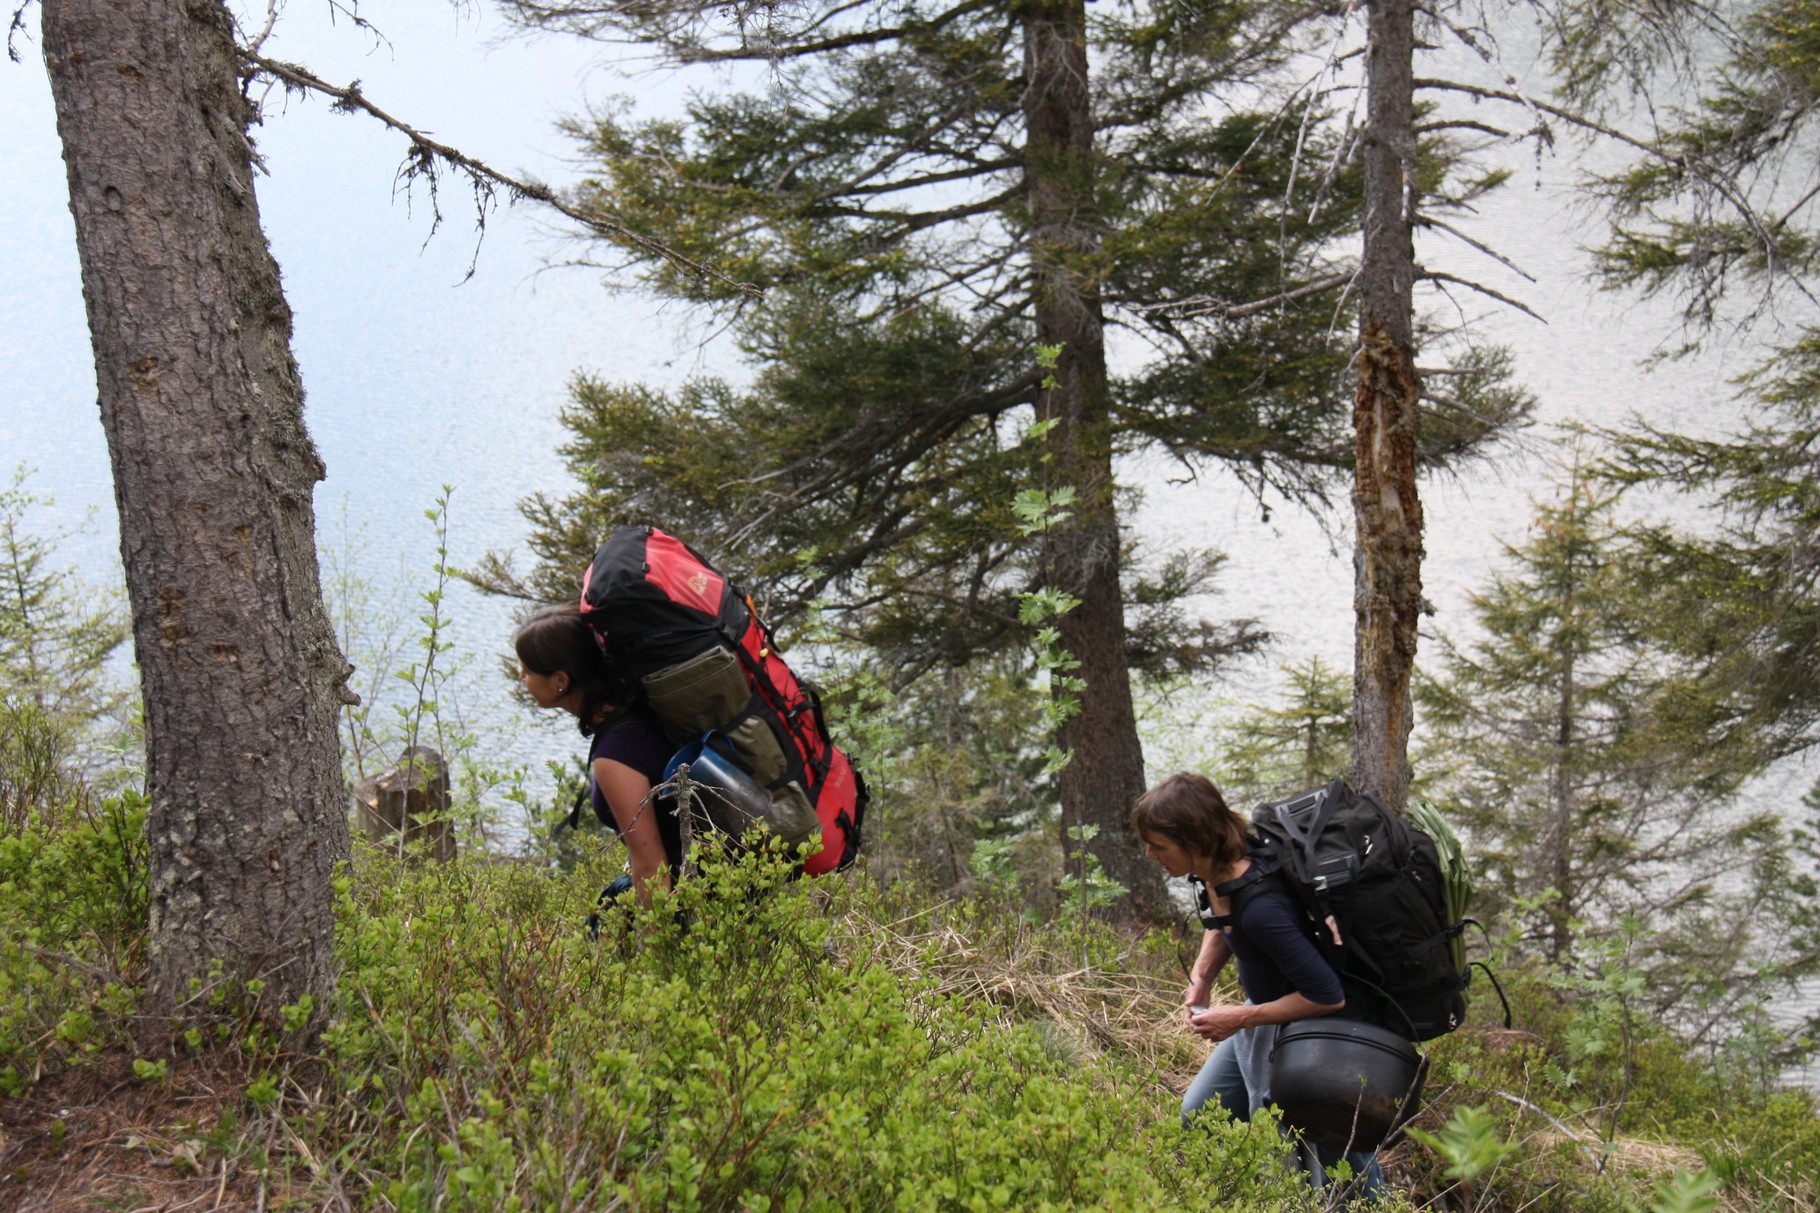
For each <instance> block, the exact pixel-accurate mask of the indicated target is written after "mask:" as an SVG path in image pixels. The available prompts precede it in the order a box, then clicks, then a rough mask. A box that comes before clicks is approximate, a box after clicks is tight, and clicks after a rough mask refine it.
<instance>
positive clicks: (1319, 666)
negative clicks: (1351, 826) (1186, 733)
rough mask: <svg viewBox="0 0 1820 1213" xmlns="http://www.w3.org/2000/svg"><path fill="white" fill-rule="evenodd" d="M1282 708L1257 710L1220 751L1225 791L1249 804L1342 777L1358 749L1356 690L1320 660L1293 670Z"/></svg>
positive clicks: (1238, 724) (1236, 725)
mask: <svg viewBox="0 0 1820 1213" xmlns="http://www.w3.org/2000/svg"><path fill="white" fill-rule="evenodd" d="M1283 673H1284V675H1285V680H1286V682H1287V686H1285V688H1284V691H1283V696H1282V702H1281V704H1280V706H1277V707H1268V706H1264V705H1253V706H1252V707H1251V709H1250V710H1249V711H1247V712H1246V713H1245V714H1244V715H1243V716H1241V717H1239V719H1238V720H1237V721H1236V722H1235V723H1234V725H1233V727H1232V729H1231V731H1230V734H1229V736H1228V738H1227V740H1226V741H1225V743H1224V744H1223V745H1222V746H1221V749H1220V763H1219V771H1220V786H1221V788H1222V789H1224V790H1225V792H1226V796H1227V799H1228V801H1229V802H1231V803H1233V804H1244V803H1247V802H1252V801H1259V800H1267V799H1271V798H1274V797H1280V796H1288V795H1293V794H1294V793H1296V792H1298V791H1301V790H1303V789H1304V788H1312V787H1318V786H1319V785H1321V784H1323V783H1326V782H1327V781H1328V780H1330V779H1332V778H1334V777H1335V776H1336V775H1339V774H1341V773H1342V772H1343V771H1344V770H1345V769H1346V763H1347V760H1348V758H1349V756H1350V753H1351V748H1352V688H1351V685H1350V683H1349V681H1348V680H1347V677H1346V674H1345V672H1344V671H1343V670H1336V669H1334V668H1333V667H1332V666H1329V665H1328V664H1327V663H1326V662H1324V661H1322V660H1321V659H1320V658H1319V657H1310V658H1308V659H1307V660H1306V661H1301V662H1297V663H1296V664H1294V665H1291V666H1287V667H1285V668H1284V671H1283Z"/></svg>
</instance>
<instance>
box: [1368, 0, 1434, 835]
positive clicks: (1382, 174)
mask: <svg viewBox="0 0 1820 1213" xmlns="http://www.w3.org/2000/svg"><path fill="white" fill-rule="evenodd" d="M1411 13H1412V10H1411V4H1410V0H1373V3H1372V4H1371V14H1370V21H1369V24H1368V39H1369V41H1368V45H1367V49H1366V60H1365V63H1366V68H1365V71H1366V87H1367V90H1368V96H1367V101H1366V122H1365V130H1364V140H1363V142H1364V152H1365V249H1364V256H1363V259H1362V261H1361V264H1360V267H1359V284H1358V285H1359V388H1358V394H1357V396H1356V397H1355V399H1354V402H1353V414H1352V416H1353V426H1354V431H1355V441H1356V447H1355V457H1356V465H1355V468H1354V473H1353V490H1352V505H1353V514H1354V519H1355V534H1356V541H1355V547H1354V551H1353V611H1354V614H1355V616H1356V621H1357V622H1356V630H1355V632H1354V639H1353V711H1352V736H1353V757H1352V781H1353V783H1354V785H1355V786H1357V787H1359V788H1361V789H1363V790H1368V791H1373V792H1376V793H1377V794H1378V795H1379V796H1381V797H1382V798H1383V799H1384V801H1385V803H1386V804H1388V805H1390V806H1391V807H1392V808H1393V809H1399V810H1400V809H1401V808H1402V807H1403V804H1404V802H1405V800H1406V799H1407V798H1408V795H1409V730H1410V726H1411V724H1412V723H1413V719H1414V716H1413V712H1412V707H1411V700H1410V693H1409V680H1410V674H1411V672H1412V671H1413V670H1414V668H1415V658H1416V625H1417V622H1418V621H1419V619H1420V617H1421V613H1422V606H1423V599H1422V502H1421V499H1420V497H1418V496H1417V493H1416V425H1417V420H1418V416H1419V404H1420V384H1419V383H1418V381H1417V379H1416V369H1415V349H1414V289H1413V288H1414V283H1415V243H1414V238H1413V235H1412V221H1413V219H1414V215H1415V188H1416V185H1415V182H1416V178H1415V88H1414V70H1413V56H1414V48H1415V38H1414V23H1413V21H1412V15H1411Z"/></svg>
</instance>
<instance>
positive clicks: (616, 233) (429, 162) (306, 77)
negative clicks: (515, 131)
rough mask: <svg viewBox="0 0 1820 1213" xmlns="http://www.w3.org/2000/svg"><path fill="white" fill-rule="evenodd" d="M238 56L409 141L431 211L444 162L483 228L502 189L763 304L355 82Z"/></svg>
mask: <svg viewBox="0 0 1820 1213" xmlns="http://www.w3.org/2000/svg"><path fill="white" fill-rule="evenodd" d="M240 54H241V57H242V58H243V59H244V60H245V61H246V62H247V63H248V64H250V65H251V66H253V67H256V68H258V69H259V70H260V71H262V72H265V73H267V74H269V75H272V76H275V77H277V78H278V79H279V80H281V81H283V82H284V83H285V84H287V85H288V86H290V87H291V88H294V89H298V90H302V91H308V92H317V93H321V94H323V95H324V96H326V97H330V98H333V99H334V102H335V104H334V108H335V109H338V110H343V111H353V110H359V111H361V112H362V113H364V114H367V115H369V116H371V117H373V118H376V119H378V120H379V121H380V122H381V123H383V124H384V125H385V126H388V127H390V128H391V129H392V130H395V131H397V132H398V133H399V134H401V135H403V136H404V137H405V138H407V139H409V140H410V141H411V150H410V152H409V154H408V155H407V156H406V166H405V167H404V168H403V169H402V170H400V171H401V175H402V176H404V177H405V178H406V180H409V179H411V178H413V177H416V176H420V175H421V176H426V177H428V179H429V180H430V183H431V193H432V202H431V206H432V207H434V206H435V202H434V187H435V170H434V165H435V163H436V162H437V161H442V162H443V163H445V164H448V165H450V166H452V167H454V168H455V169H457V170H458V171H460V172H461V173H463V174H464V175H465V176H466V177H467V178H468V180H469V181H470V182H472V183H473V185H474V188H475V192H476V194H477V195H478V196H479V198H480V205H481V206H482V208H483V209H482V216H483V217H482V220H481V222H482V225H483V226H484V224H485V218H484V214H485V212H484V206H485V204H486V203H487V202H490V201H491V199H492V196H493V192H494V190H495V189H496V188H497V189H502V190H504V191H505V193H506V196H507V198H508V199H510V200H511V201H514V202H516V201H519V200H521V199H529V200H530V201H533V202H541V203H543V204H544V205H545V206H547V207H549V208H551V209H552V210H554V211H556V212H557V213H559V214H561V215H564V216H566V217H567V218H570V219H573V220H575V222H577V223H579V224H581V225H583V226H584V227H586V228H588V229H589V230H590V231H592V232H594V233H595V234H596V235H600V236H604V237H606V238H607V239H609V240H613V241H616V242H618V243H621V244H629V245H631V246H633V247H635V248H637V249H640V250H641V251H643V252H645V253H648V254H650V255H651V256H654V257H658V258H661V259H662V260H664V261H667V262H669V263H670V264H671V265H673V266H675V267H676V268H678V269H681V270H684V271H686V272H688V273H691V274H695V275H698V276H699V277H702V278H707V279H711V280H713V281H715V282H718V283H720V284H721V285H723V286H728V287H731V288H733V289H734V290H737V291H739V292H740V293H742V294H746V295H750V296H753V297H755V298H762V297H763V295H764V292H763V291H762V290H760V289H759V288H758V287H756V286H753V285H752V284H750V283H745V282H736V281H734V280H733V279H731V278H729V277H727V276H726V275H725V274H722V273H720V272H719V271H717V270H713V269H710V268H709V267H707V266H705V265H703V264H701V263H700V262H699V261H696V260H694V259H693V258H691V257H687V256H685V255H683V254H682V253H679V252H677V251H676V250H675V249H673V248H671V247H670V246H669V245H667V244H665V243H664V242H663V241H661V240H657V239H654V238H652V237H650V236H644V235H640V234H639V233H637V232H634V231H632V230H630V229H629V228H626V227H624V226H622V225H621V224H618V223H615V222H613V221H612V220H610V219H606V218H603V217H601V216H600V215H596V214H590V213H589V212H587V211H584V210H582V209H581V208H580V207H577V206H575V205H573V204H572V203H569V202H567V201H565V200H564V199H563V198H562V197H561V196H560V195H559V194H557V193H556V191H554V190H552V189H551V188H550V187H549V186H547V185H545V184H543V183H542V182H541V181H534V180H530V179H528V178H519V177H510V176H507V175H506V174H504V173H502V172H500V171H499V170H497V169H495V168H493V167H492V166H490V165H488V164H485V163H483V162H481V161H479V160H476V159H474V158H473V157H472V156H469V155H467V154H466V153H465V152H462V151H459V150H458V149H456V148H453V147H450V146H449V145H448V144H446V143H441V142H438V141H437V140H435V139H432V138H430V136H429V135H427V134H426V133H424V132H423V131H420V130H418V129H417V128H416V127H414V126H411V125H410V124H409V123H406V122H404V121H402V120H400V119H398V118H394V117H393V116H392V115H391V114H388V113H387V112H386V111H384V110H382V109H380V108H379V107H378V106H377V105H375V104H373V103H372V102H371V101H369V100H367V98H366V95H365V94H364V93H362V92H361V91H360V83H359V81H355V82H354V83H352V84H349V85H347V86H345V87H337V86H336V85H333V84H330V83H329V82H328V81H326V80H323V79H322V78H321V77H319V76H317V75H316V74H315V73H313V72H311V71H309V70H308V69H307V68H303V67H299V66H298V65H296V64H294V63H284V62H281V61H279V60H276V59H268V58H266V57H264V56H263V55H260V54H258V53H257V52H256V51H255V50H252V49H247V48H242V49H241V51H240ZM434 222H435V223H440V222H441V212H440V211H437V212H436V216H435V220H434ZM432 230H434V229H432ZM470 272H471V271H470Z"/></svg>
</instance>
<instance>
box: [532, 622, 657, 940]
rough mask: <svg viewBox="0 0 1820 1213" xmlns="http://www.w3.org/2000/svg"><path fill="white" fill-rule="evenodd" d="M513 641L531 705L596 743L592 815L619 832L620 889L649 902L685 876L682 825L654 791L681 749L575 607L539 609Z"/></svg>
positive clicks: (591, 762) (591, 757)
mask: <svg viewBox="0 0 1820 1213" xmlns="http://www.w3.org/2000/svg"><path fill="white" fill-rule="evenodd" d="M512 644H513V648H515V649H516V650H517V652H518V662H519V672H518V678H519V681H520V682H522V683H524V688H525V690H526V692H528V693H529V694H530V696H531V698H532V700H533V701H535V702H536V704H537V706H538V707H540V708H552V709H561V710H562V711H565V712H568V713H569V714H570V715H572V716H574V717H575V718H576V721H577V722H578V724H579V726H580V728H581V735H582V736H583V737H587V738H590V739H591V741H590V745H589V749H588V775H589V780H590V783H591V784H592V792H591V799H592V800H593V803H594V813H595V815H596V816H597V817H599V818H600V821H601V823H602V824H603V825H608V826H611V827H613V829H614V831H615V832H617V833H618V835H619V837H620V839H621V840H622V841H623V842H624V843H625V844H626V853H627V855H628V856H629V857H630V865H629V866H630V873H629V876H630V880H629V882H628V883H627V884H625V885H621V886H620V890H624V889H626V888H630V889H631V890H633V891H634V892H635V893H636V895H637V897H638V900H639V902H640V903H641V904H643V905H647V906H648V905H650V904H651V890H652V888H653V887H654V886H658V887H663V888H669V887H670V886H671V885H672V884H673V883H674V882H675V880H676V878H677V877H678V876H679V875H680V874H681V872H682V863H683V843H682V827H681V824H680V823H679V822H678V821H677V819H676V814H675V813H673V812H671V811H669V806H668V805H667V804H664V803H662V802H660V800H659V798H658V797H657V796H656V795H655V792H654V789H656V788H657V786H658V785H659V784H661V783H663V781H664V767H665V765H666V764H667V763H668V762H669V759H670V755H671V753H672V752H673V751H674V750H675V748H676V747H675V746H673V745H672V744H671V743H670V741H669V739H668V738H667V737H666V736H665V734H664V730H663V726H662V725H660V724H659V723H658V721H657V717H656V716H654V715H653V714H652V712H651V710H650V708H649V707H647V706H646V705H645V704H644V703H643V702H642V700H641V699H640V698H639V697H638V695H637V694H636V692H635V691H634V689H633V687H632V684H631V683H630V682H629V681H627V680H626V678H625V677H624V676H623V675H621V674H620V672H619V671H618V670H617V669H616V668H614V667H613V666H612V665H610V664H608V662H607V659H606V658H605V657H604V656H603V655H602V654H601V651H600V646H599V645H598V644H597V643H595V640H594V633H593V632H592V631H591V630H590V629H589V627H588V624H587V622H586V621H585V620H584V619H583V618H582V617H581V613H580V612H579V611H578V610H577V609H576V608H575V607H572V606H557V607H549V608H547V609H545V610H541V611H539V612H537V614H535V615H533V616H531V617H530V618H529V619H527V620H525V622H524V624H523V626H521V627H520V628H519V629H518V633H517V635H516V636H514V637H513V641H512ZM616 883H617V882H616ZM612 888H613V886H609V889H610V890H611V889H612Z"/></svg>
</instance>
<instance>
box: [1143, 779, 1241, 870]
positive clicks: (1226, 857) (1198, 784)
mask: <svg viewBox="0 0 1820 1213" xmlns="http://www.w3.org/2000/svg"><path fill="white" fill-rule="evenodd" d="M1131 828H1132V830H1134V831H1135V832H1136V833H1137V835H1138V836H1139V837H1140V838H1141V837H1143V836H1144V835H1146V834H1156V835H1160V836H1161V837H1163V838H1167V839H1168V840H1169V841H1171V842H1173V843H1175V844H1176V845H1177V846H1179V847H1181V848H1183V849H1184V850H1187V851H1189V852H1191V853H1193V854H1196V855H1207V856H1211V857H1212V859H1213V865H1214V868H1215V869H1216V870H1218V869H1220V868H1223V867H1226V866H1228V865H1230V864H1234V863H1237V862H1238V861H1239V860H1241V859H1243V858H1244V857H1245V819H1244V818H1242V817H1240V816H1239V815H1238V814H1237V813H1234V812H1233V811H1232V810H1231V809H1229V808H1227V807H1226V798H1225V797H1224V796H1222V795H1220V790H1219V789H1218V788H1216V787H1215V786H1213V780H1211V779H1209V778H1207V777H1206V776H1205V775H1196V774H1195V773H1194V772H1193V771H1177V772H1176V773H1175V774H1174V775H1171V776H1170V777H1169V778H1167V779H1165V780H1163V782H1161V783H1159V784H1157V785H1156V786H1155V787H1154V788H1151V789H1150V790H1149V791H1148V792H1145V793H1144V794H1143V795H1142V796H1140V797H1138V802H1137V804H1135V805H1133V806H1132V808H1131Z"/></svg>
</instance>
